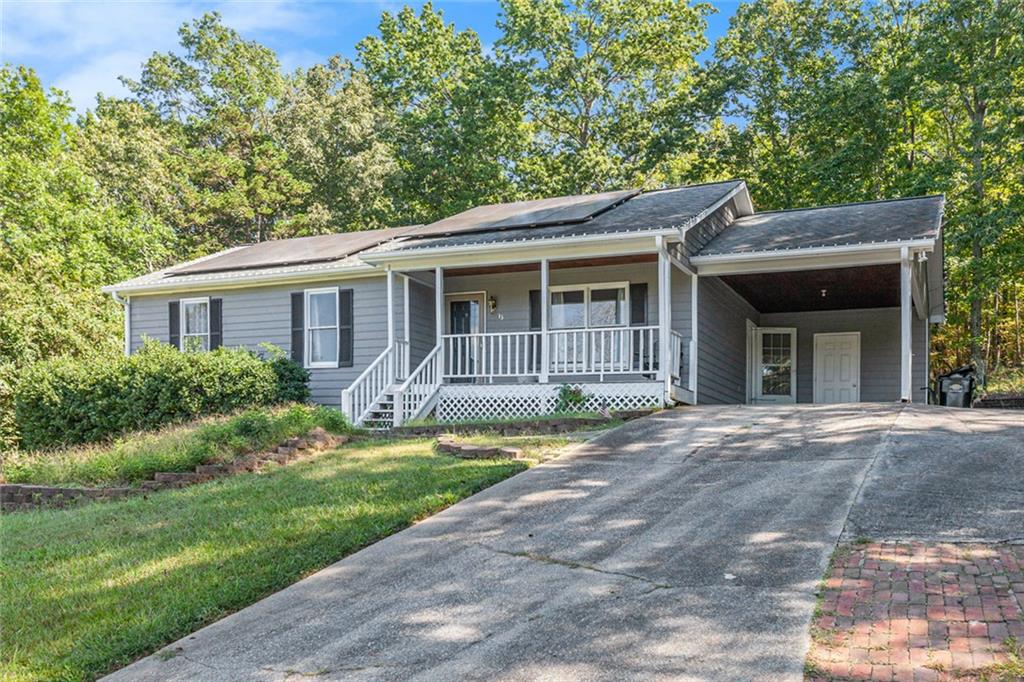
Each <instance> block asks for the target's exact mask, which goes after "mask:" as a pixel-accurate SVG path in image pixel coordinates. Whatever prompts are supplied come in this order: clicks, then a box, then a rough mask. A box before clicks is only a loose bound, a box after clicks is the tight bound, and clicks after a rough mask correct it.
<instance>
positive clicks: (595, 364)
mask: <svg viewBox="0 0 1024 682" xmlns="http://www.w3.org/2000/svg"><path fill="white" fill-rule="evenodd" d="M673 334H674V335H673V336H672V337H671V338H672V353H673V355H672V357H673V361H672V365H671V366H672V368H673V370H674V372H675V376H678V375H679V354H680V350H681V343H682V337H681V336H679V335H678V334H676V333H675V332H673ZM546 341H547V343H548V368H547V369H548V372H547V373H548V374H554V375H584V374H585V375H596V376H598V377H599V378H602V379H603V378H604V376H605V375H610V374H652V373H654V372H657V371H658V364H659V363H658V327H657V326H646V327H602V328H595V329H557V330H551V331H549V332H547V337H546ZM544 342H545V335H544V334H543V332H538V331H530V332H496V333H485V334H446V335H445V336H443V337H442V346H441V353H442V356H443V361H444V362H443V373H442V377H443V378H444V379H493V378H502V377H536V376H540V375H541V374H543V372H542V369H543V361H542V357H543V346H542V344H543V343H544Z"/></svg>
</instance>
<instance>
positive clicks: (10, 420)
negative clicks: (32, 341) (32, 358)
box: [0, 362, 18, 452]
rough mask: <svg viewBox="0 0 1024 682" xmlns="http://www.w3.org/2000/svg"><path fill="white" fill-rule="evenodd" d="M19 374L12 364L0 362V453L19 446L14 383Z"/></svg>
mask: <svg viewBox="0 0 1024 682" xmlns="http://www.w3.org/2000/svg"><path fill="white" fill-rule="evenodd" d="M16 376H17V373H16V371H15V369H14V365H13V364H11V363H6V362H0V452H6V451H7V450H13V449H14V448H15V447H17V445H18V426H17V422H16V421H15V420H14V382H15V377H16Z"/></svg>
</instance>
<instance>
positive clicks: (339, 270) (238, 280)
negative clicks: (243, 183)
mask: <svg viewBox="0 0 1024 682" xmlns="http://www.w3.org/2000/svg"><path fill="white" fill-rule="evenodd" d="M383 274H384V273H383V272H382V271H381V270H380V269H378V268H376V267H374V266H372V265H368V264H365V263H359V264H355V265H346V266H343V267H335V268H317V269H315V270H314V269H309V268H306V269H302V270H299V269H289V270H284V271H282V270H277V271H274V272H266V273H257V272H254V271H252V270H244V271H239V272H231V273H220V274H216V273H210V274H209V275H208V276H206V277H203V278H202V279H194V280H190V281H181V279H180V278H175V277H168V278H166V279H163V280H160V281H158V282H142V283H138V284H131V283H128V282H123V283H121V284H112V285H110V286H105V287H103V288H102V291H103V292H105V293H108V294H118V295H121V296H140V295H146V294H154V295H155V294H174V293H180V292H188V291H205V290H212V289H216V290H218V291H220V290H222V289H243V288H249V287H261V286H273V285H275V284H296V283H300V282H322V281H337V280H341V279H353V278H358V277H367V276H371V277H372V276H375V275H383Z"/></svg>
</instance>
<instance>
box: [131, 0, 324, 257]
mask: <svg viewBox="0 0 1024 682" xmlns="http://www.w3.org/2000/svg"><path fill="white" fill-rule="evenodd" d="M178 34H179V36H180V38H181V45H182V47H183V48H184V55H182V56H179V55H176V54H173V53H163V54H159V53H158V54H154V55H153V56H152V57H150V58H149V59H148V60H147V61H146V63H145V64H144V65H143V67H142V75H141V77H140V79H139V80H138V81H134V80H131V79H127V78H124V79H122V80H123V82H124V83H125V85H126V86H127V87H128V88H129V90H131V92H132V93H133V94H134V95H135V97H136V98H137V100H138V101H139V103H140V104H141V105H143V106H144V107H146V108H147V109H149V110H150V111H153V112H155V113H156V114H157V115H158V116H159V117H160V119H161V121H162V122H164V123H165V124H166V125H167V126H169V127H170V128H171V129H172V131H171V133H169V134H170V135H171V136H172V137H176V138H177V137H179V136H180V138H181V139H183V140H184V141H185V145H186V146H185V147H184V148H183V149H181V150H180V152H179V153H180V154H181V155H182V159H181V162H180V163H181V165H182V167H184V168H187V169H188V173H189V176H188V180H189V184H190V185H191V188H192V189H191V192H192V194H191V196H190V200H189V201H188V206H187V211H186V214H185V215H184V217H183V220H182V222H181V223H180V224H177V225H175V229H176V230H177V232H178V234H179V236H180V237H181V239H182V240H183V242H184V243H185V245H186V247H187V248H188V249H189V251H190V252H191V253H194V254H198V253H204V252H209V251H215V250H217V249H219V248H222V247H224V246H232V245H236V244H241V243H248V242H258V241H263V240H265V239H268V238H269V237H270V236H271V235H272V234H273V233H274V231H275V229H278V228H279V227H281V226H282V225H285V226H286V225H287V223H288V222H289V221H291V220H295V219H296V216H297V210H296V209H297V207H298V206H301V205H302V203H303V201H304V200H305V197H306V194H307V193H308V192H309V187H308V185H307V184H306V183H304V182H302V181H300V180H298V179H296V178H295V177H294V175H293V174H292V173H291V171H290V169H289V167H288V157H287V154H286V153H285V151H284V150H283V148H282V147H281V145H280V144H278V143H277V142H276V141H275V140H274V139H273V136H272V132H273V121H272V119H273V115H274V104H275V102H276V101H277V100H278V99H279V98H280V97H281V96H282V94H283V92H284V88H285V81H284V77H283V76H282V74H281V70H280V65H279V63H278V61H277V57H276V55H275V54H274V52H273V51H272V50H270V49H269V48H267V47H264V46H263V45H260V44H258V43H256V42H252V41H247V40H244V39H243V38H242V37H241V36H239V35H238V33H236V32H235V31H233V30H231V29H230V28H228V27H226V26H224V25H223V24H222V23H221V20H220V15H218V14H217V13H207V14H204V15H203V16H202V17H201V18H200V19H197V20H195V21H193V22H192V23H191V24H186V25H184V26H182V27H181V29H180V30H179V31H178Z"/></svg>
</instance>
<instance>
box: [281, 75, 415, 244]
mask: <svg viewBox="0 0 1024 682" xmlns="http://www.w3.org/2000/svg"><path fill="white" fill-rule="evenodd" d="M394 118H395V117H394V115H393V113H392V112H391V111H390V110H388V109H385V108H384V107H383V106H381V105H380V103H378V102H377V101H375V99H374V97H373V93H372V91H371V89H370V86H369V83H368V82H367V79H366V76H365V74H363V73H361V72H359V71H357V70H355V69H354V68H353V67H352V65H351V64H350V63H348V62H346V61H344V60H342V59H341V58H340V57H333V58H331V59H330V60H329V61H328V62H327V63H326V64H322V65H320V64H318V65H316V66H313V67H311V68H309V69H306V70H300V71H298V72H296V73H295V74H293V75H292V76H291V77H290V78H289V79H288V81H287V82H286V85H285V88H284V92H283V93H282V95H281V100H280V103H279V104H278V106H277V108H276V110H275V113H274V119H273V121H274V130H275V132H274V137H275V138H276V139H278V140H280V143H281V145H282V146H283V148H284V149H285V152H286V154H287V155H288V160H289V161H288V163H289V168H290V169H291V172H292V174H293V175H294V176H295V177H296V178H297V179H298V180H300V181H302V182H303V183H305V185H307V186H308V187H309V189H310V191H309V194H308V195H306V202H305V204H304V205H303V206H301V214H302V219H301V220H295V221H293V223H292V224H291V225H290V226H289V232H288V233H289V234H294V235H309V234H323V233H327V232H335V231H338V230H362V229H372V228H378V227H387V226H388V225H390V224H391V221H392V220H393V219H394V214H395V208H394V203H395V202H394V199H393V198H392V195H391V191H390V190H391V186H390V185H391V183H392V182H393V179H394V175H395V173H396V172H397V169H398V164H397V162H396V160H395V156H394V150H393V146H392V143H391V142H390V140H393V139H394V132H395V131H394V127H395V121H394Z"/></svg>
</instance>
